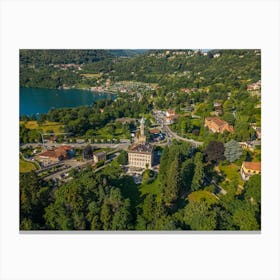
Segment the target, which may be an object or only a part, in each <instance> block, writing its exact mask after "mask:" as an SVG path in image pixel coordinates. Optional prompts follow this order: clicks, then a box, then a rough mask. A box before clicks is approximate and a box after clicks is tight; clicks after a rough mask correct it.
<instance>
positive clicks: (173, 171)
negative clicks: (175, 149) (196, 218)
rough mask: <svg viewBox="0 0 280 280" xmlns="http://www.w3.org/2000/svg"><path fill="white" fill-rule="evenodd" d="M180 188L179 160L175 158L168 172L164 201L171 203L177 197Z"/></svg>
mask: <svg viewBox="0 0 280 280" xmlns="http://www.w3.org/2000/svg"><path fill="white" fill-rule="evenodd" d="M180 188H181V176H180V167H179V160H178V159H175V160H174V161H173V162H172V163H171V165H170V169H169V172H168V178H167V185H166V189H165V193H164V200H165V202H166V203H168V204H169V203H172V202H174V201H175V200H176V199H177V198H178V194H179V190H180Z"/></svg>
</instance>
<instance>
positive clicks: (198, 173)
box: [191, 152, 204, 191]
mask: <svg viewBox="0 0 280 280" xmlns="http://www.w3.org/2000/svg"><path fill="white" fill-rule="evenodd" d="M194 165H195V169H194V175H193V179H192V184H191V189H192V191H196V190H198V189H200V188H201V187H202V184H203V180H204V168H203V163H202V154H201V153H200V152H198V153H196V154H195V157H194Z"/></svg>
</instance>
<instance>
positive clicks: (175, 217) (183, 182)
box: [20, 142, 261, 230]
mask: <svg viewBox="0 0 280 280" xmlns="http://www.w3.org/2000/svg"><path fill="white" fill-rule="evenodd" d="M210 150H211V149H210V147H208V150H207V149H205V150H201V151H200V150H194V149H193V148H192V147H191V146H190V145H189V144H187V143H179V142H174V143H173V144H172V145H171V146H170V147H166V148H165V149H164V151H163V155H162V158H161V162H160V172H159V174H158V176H157V177H156V178H154V179H151V177H150V175H149V172H151V171H148V170H146V171H145V173H144V176H143V182H142V185H136V184H135V183H134V180H133V178H132V177H130V176H126V175H122V174H123V171H122V168H121V165H120V164H119V163H118V162H117V161H114V162H113V163H112V164H111V165H109V166H107V167H106V168H104V169H103V170H102V171H100V172H98V173H94V172H93V171H92V168H91V167H90V166H89V167H88V168H86V169H84V170H83V171H81V172H77V171H73V172H72V174H71V176H73V178H74V179H73V180H72V181H71V182H69V183H64V184H63V185H61V186H59V187H58V188H53V187H52V185H51V184H50V183H46V182H44V181H43V180H41V179H40V178H39V177H37V175H36V173H35V172H30V173H25V174H21V175H20V176H21V177H20V203H21V204H20V210H21V211H20V214H21V224H20V228H21V229H22V230H30V229H40V230H46V229H48V230H73V229H74V230H135V229H136V230H258V229H260V210H261V209H260V185H261V180H260V176H259V175H255V176H252V177H251V178H250V180H249V181H248V182H247V183H246V185H245V189H246V190H245V192H244V193H243V194H242V195H237V194H236V184H237V182H232V183H229V184H231V186H229V187H228V189H229V190H231V191H230V192H229V193H228V194H227V195H226V196H221V197H220V198H217V197H216V196H215V195H213V193H212V191H213V186H211V185H209V184H207V183H205V180H204V176H207V175H208V173H209V172H210V170H211V168H210V165H211V164H213V163H214V161H215V160H221V159H218V158H215V159H213V158H209V156H210V155H211V152H210ZM207 154H209V155H208V157H207ZM213 160H214V161H213ZM145 186H148V188H149V191H148V192H145V193H143V192H141V189H142V190H143V188H144V187H145Z"/></svg>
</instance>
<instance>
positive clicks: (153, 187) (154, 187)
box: [139, 178, 160, 195]
mask: <svg viewBox="0 0 280 280" xmlns="http://www.w3.org/2000/svg"><path fill="white" fill-rule="evenodd" d="M139 191H140V193H141V195H145V194H155V195H158V194H159V191H160V190H159V179H158V178H156V179H155V180H154V181H153V182H151V183H148V184H141V185H140V187H139Z"/></svg>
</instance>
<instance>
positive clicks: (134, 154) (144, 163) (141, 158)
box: [128, 143, 153, 168]
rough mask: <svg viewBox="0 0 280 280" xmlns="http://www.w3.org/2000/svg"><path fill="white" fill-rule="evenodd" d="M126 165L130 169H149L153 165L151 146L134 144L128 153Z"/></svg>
mask: <svg viewBox="0 0 280 280" xmlns="http://www.w3.org/2000/svg"><path fill="white" fill-rule="evenodd" d="M128 164H129V166H131V167H139V168H151V167H152V165H153V146H152V145H151V144H143V143H139V144H135V145H132V146H131V147H130V149H129V151H128Z"/></svg>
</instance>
